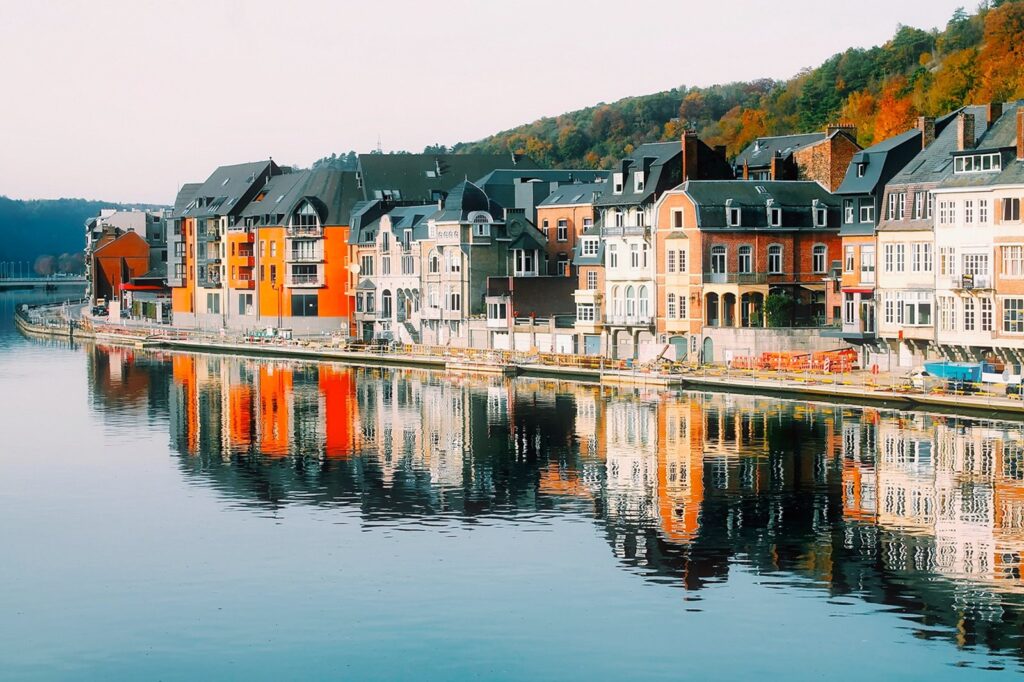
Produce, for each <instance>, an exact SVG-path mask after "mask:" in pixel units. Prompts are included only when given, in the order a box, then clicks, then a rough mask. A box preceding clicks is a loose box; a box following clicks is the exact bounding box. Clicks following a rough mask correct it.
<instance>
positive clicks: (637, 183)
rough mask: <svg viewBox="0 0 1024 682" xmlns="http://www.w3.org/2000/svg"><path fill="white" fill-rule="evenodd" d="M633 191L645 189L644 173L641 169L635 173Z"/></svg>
mask: <svg viewBox="0 0 1024 682" xmlns="http://www.w3.org/2000/svg"><path fill="white" fill-rule="evenodd" d="M633 191H634V192H637V193H639V192H643V191H644V174H643V173H642V172H641V171H636V172H634V173H633Z"/></svg>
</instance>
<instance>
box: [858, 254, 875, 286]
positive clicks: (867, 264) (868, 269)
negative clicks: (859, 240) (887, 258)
mask: <svg viewBox="0 0 1024 682" xmlns="http://www.w3.org/2000/svg"><path fill="white" fill-rule="evenodd" d="M860 281H861V282H864V283H865V284H871V283H873V282H874V281H875V247H874V246H871V245H864V246H862V247H860Z"/></svg>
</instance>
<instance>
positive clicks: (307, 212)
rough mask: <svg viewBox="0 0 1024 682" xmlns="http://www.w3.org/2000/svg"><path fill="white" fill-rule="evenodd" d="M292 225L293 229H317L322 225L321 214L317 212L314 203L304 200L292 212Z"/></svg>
mask: <svg viewBox="0 0 1024 682" xmlns="http://www.w3.org/2000/svg"><path fill="white" fill-rule="evenodd" d="M291 227H292V228H293V229H295V228H297V229H303V230H315V229H317V228H319V227H320V216H318V215H317V214H316V210H315V209H314V208H313V205H312V204H310V203H309V202H308V201H303V202H302V203H301V204H300V205H299V207H298V208H297V209H295V212H294V213H293V214H292V222H291Z"/></svg>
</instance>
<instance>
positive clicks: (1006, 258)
mask: <svg viewBox="0 0 1024 682" xmlns="http://www.w3.org/2000/svg"><path fill="white" fill-rule="evenodd" d="M1000 248H1001V250H1002V254H1003V257H1002V262H1003V265H1002V272H1001V274H1002V275H1003V276H1005V277H1024V246H1018V245H1012V246H1003V247H1000Z"/></svg>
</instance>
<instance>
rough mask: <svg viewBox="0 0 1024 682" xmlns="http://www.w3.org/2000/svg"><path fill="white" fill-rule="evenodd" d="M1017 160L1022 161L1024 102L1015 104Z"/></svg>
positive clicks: (1023, 156) (1023, 147)
mask: <svg viewBox="0 0 1024 682" xmlns="http://www.w3.org/2000/svg"><path fill="white" fill-rule="evenodd" d="M1017 160H1018V161H1024V102H1018V103H1017Z"/></svg>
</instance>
